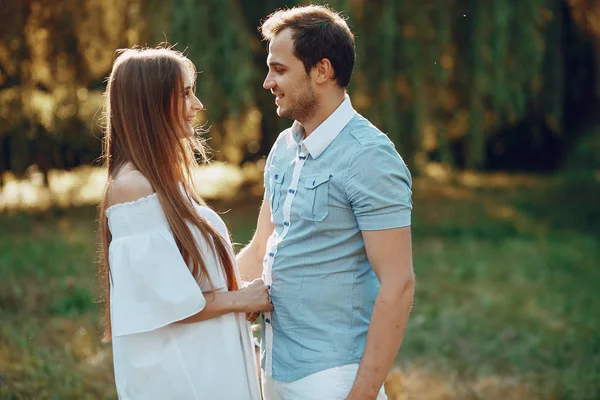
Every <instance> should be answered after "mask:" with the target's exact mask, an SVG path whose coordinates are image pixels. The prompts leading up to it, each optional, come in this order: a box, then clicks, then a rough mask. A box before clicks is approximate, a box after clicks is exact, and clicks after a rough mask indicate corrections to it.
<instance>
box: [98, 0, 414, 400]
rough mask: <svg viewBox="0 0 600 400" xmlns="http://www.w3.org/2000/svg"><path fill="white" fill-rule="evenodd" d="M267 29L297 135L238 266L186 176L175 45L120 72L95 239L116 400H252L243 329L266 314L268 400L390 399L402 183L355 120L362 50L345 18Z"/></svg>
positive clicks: (272, 164) (189, 96)
mask: <svg viewBox="0 0 600 400" xmlns="http://www.w3.org/2000/svg"><path fill="white" fill-rule="evenodd" d="M261 32H262V35H263V37H264V38H265V39H266V40H267V41H268V43H269V52H268V57H267V65H268V73H267V76H266V78H265V81H264V88H265V89H267V90H270V91H271V92H272V93H273V95H274V96H275V103H276V105H277V113H278V115H279V116H280V117H285V118H289V119H291V120H293V121H294V122H293V124H292V126H291V128H289V129H287V130H285V131H283V132H282V133H281V134H280V135H279V138H278V139H277V141H276V143H275V145H274V146H273V148H272V149H271V152H270V154H269V157H268V159H267V163H266V166H265V175H264V186H265V195H264V200H263V202H262V207H261V209H260V214H259V217H258V224H257V228H256V232H255V235H254V238H253V239H252V241H251V242H250V244H249V245H248V246H247V247H246V248H245V249H243V250H242V251H241V252H240V253H239V254H238V255H237V257H236V256H235V255H234V253H233V250H232V246H231V242H230V239H229V233H228V231H227V228H226V226H225V224H224V223H223V221H222V220H221V219H220V218H219V216H218V215H217V214H216V213H215V212H213V211H212V210H211V209H210V208H208V207H206V205H205V204H204V202H203V201H202V199H201V198H199V197H198V196H197V194H196V193H197V191H196V190H195V189H194V183H193V182H192V180H191V176H192V174H191V171H190V168H191V167H192V166H193V165H194V163H195V159H196V156H197V155H198V154H202V155H203V154H204V147H203V144H202V143H201V142H198V140H197V139H196V138H195V137H194V135H193V133H194V128H193V123H194V118H195V115H196V113H197V112H198V111H201V110H203V108H204V107H203V105H202V103H201V102H200V101H199V100H198V98H197V97H196V96H195V94H194V88H195V77H196V70H195V67H194V65H193V64H192V63H191V62H190V61H189V60H188V59H187V58H185V57H184V56H182V55H181V54H180V53H177V52H175V51H172V50H167V49H129V50H125V51H124V52H122V53H121V54H120V55H119V57H118V58H117V59H116V61H115V63H114V66H113V70H112V72H111V75H110V77H109V80H108V86H107V93H106V124H107V126H106V132H105V138H104V146H105V147H104V156H105V158H106V164H107V165H108V174H109V179H108V183H107V187H106V190H105V194H104V197H103V200H102V204H101V207H100V210H101V214H100V215H101V218H100V223H99V229H100V244H101V254H102V259H101V263H100V264H101V269H100V272H101V276H102V277H103V278H104V283H105V286H106V287H105V289H106V309H105V318H106V326H107V330H106V332H105V335H106V339H107V340H109V341H112V343H113V356H114V369H115V380H116V386H117V391H118V394H119V398H120V399H121V400H125V399H131V400H137V399H161V400H171V399H172V400H176V399H182V400H188V399H190V400H191V399H210V400H219V399H223V400H255V399H260V398H261V394H260V392H261V391H260V388H259V383H258V373H257V372H258V371H257V367H256V363H255V355H254V347H253V341H252V334H251V330H250V323H249V322H248V321H254V320H255V319H256V318H257V317H258V315H259V313H261V312H262V321H261V322H262V343H261V369H262V374H261V376H262V393H263V396H264V399H266V400H279V399H282V400H292V399H293V400H296V399H297V400H309V399H319V400H329V399H331V400H335V399H360V400H367V399H385V398H386V395H385V393H384V390H383V382H384V379H385V377H386V375H387V373H388V372H389V370H390V368H391V366H392V364H393V361H394V358H395V356H396V354H397V352H398V349H399V347H400V343H401V341H402V337H403V334H404V330H405V326H406V323H407V319H408V315H409V311H410V308H411V305H412V298H413V292H414V276H413V269H412V255H411V254H412V253H411V237H410V216H411V177H410V173H409V171H408V169H407V167H406V166H405V164H404V162H403V161H402V159H401V158H400V156H399V155H398V153H397V152H396V150H395V149H394V145H393V144H392V143H391V141H390V140H389V139H388V137H387V136H386V135H384V134H383V133H381V132H380V131H379V130H378V129H377V128H376V127H374V126H373V125H371V124H370V123H369V121H367V120H366V119H365V118H363V117H362V116H361V115H359V114H358V113H357V112H356V111H355V110H354V109H353V108H352V105H351V103H350V98H349V97H348V95H347V94H346V88H347V87H348V84H349V81H350V76H351V74H352V69H353V65H354V59H355V50H354V37H353V35H352V33H351V32H350V30H349V28H348V26H347V24H346V22H345V21H344V20H343V19H342V18H341V17H340V16H339V15H338V14H337V13H336V12H334V11H333V10H331V9H329V8H327V7H323V6H314V5H312V6H307V7H298V8H293V9H288V10H280V11H277V12H275V13H274V14H272V15H271V16H269V17H268V19H266V21H265V22H264V23H263V25H262V27H261ZM242 278H243V280H242ZM261 278H262V279H261Z"/></svg>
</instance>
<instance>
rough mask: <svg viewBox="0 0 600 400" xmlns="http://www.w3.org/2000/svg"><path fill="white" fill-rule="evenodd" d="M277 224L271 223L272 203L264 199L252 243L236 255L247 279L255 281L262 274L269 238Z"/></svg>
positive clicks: (239, 266) (243, 277) (243, 276)
mask: <svg viewBox="0 0 600 400" xmlns="http://www.w3.org/2000/svg"><path fill="white" fill-rule="evenodd" d="M273 229H275V225H273V224H272V223H271V205H270V204H269V201H268V200H263V202H262V205H261V207H260V213H259V214H258V222H257V223H256V232H255V233H254V237H253V238H252V240H251V241H250V243H249V244H248V245H247V246H246V247H244V249H242V251H240V252H239V253H238V255H237V257H236V261H237V265H238V269H239V271H240V275H241V277H242V279H243V280H245V281H253V280H254V279H258V278H260V277H261V276H262V272H263V258H264V256H265V252H266V250H267V240H268V239H269V236H271V234H272V233H273Z"/></svg>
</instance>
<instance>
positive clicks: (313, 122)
mask: <svg viewBox="0 0 600 400" xmlns="http://www.w3.org/2000/svg"><path fill="white" fill-rule="evenodd" d="M345 99H346V92H345V91H343V90H342V91H335V92H332V93H331V94H329V95H325V96H323V97H322V98H321V103H320V104H319V106H318V107H317V110H316V112H315V115H314V116H313V117H312V118H311V119H309V120H308V121H298V122H299V123H300V124H301V125H302V127H303V128H304V132H305V134H304V137H305V138H307V137H309V136H310V134H311V133H313V132H314V131H315V129H317V127H318V126H319V125H321V124H322V123H323V121H325V120H326V119H327V118H329V116H330V115H331V114H333V112H334V111H335V110H336V109H337V108H338V107H339V106H340V104H342V103H343V102H344V100H345Z"/></svg>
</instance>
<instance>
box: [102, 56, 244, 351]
mask: <svg viewBox="0 0 600 400" xmlns="http://www.w3.org/2000/svg"><path fill="white" fill-rule="evenodd" d="M183 71H186V72H187V73H188V75H189V77H190V79H192V80H193V82H192V84H193V85H194V86H195V78H196V69H195V67H194V65H193V64H192V62H191V61H190V60H188V59H187V58H186V57H185V56H183V55H182V54H181V53H179V52H177V51H174V50H172V49H170V48H158V49H142V48H134V49H127V50H121V51H119V53H118V56H117V58H116V60H115V62H114V64H113V69H112V72H111V74H110V76H109V78H108V84H107V87H106V93H105V103H104V118H105V127H104V143H103V159H104V163H105V165H106V166H107V167H108V181H107V184H106V187H105V190H104V195H103V197H102V201H101V204H100V210H99V221H98V224H99V244H100V259H99V277H100V286H101V298H102V301H103V303H104V317H105V331H104V340H105V341H110V340H111V336H112V330H111V321H110V293H109V288H110V284H109V282H110V266H109V259H108V248H109V245H110V242H111V239H112V236H111V233H110V230H109V228H108V220H107V217H106V215H105V211H106V209H107V207H108V193H109V191H110V186H111V182H112V180H113V179H115V178H116V175H117V174H118V173H119V171H120V170H121V169H122V167H123V166H124V165H125V164H126V163H128V162H129V163H131V164H133V166H135V168H136V169H137V170H138V171H140V172H141V173H142V174H143V175H144V176H145V177H146V178H147V179H148V181H149V182H150V184H151V185H152V187H153V188H154V190H155V192H156V194H157V196H158V199H159V200H160V203H161V205H162V208H163V210H164V212H165V215H166V217H167V221H168V222H169V226H170V228H171V231H172V232H173V235H174V237H175V241H176V243H177V246H178V248H179V250H180V252H181V255H182V256H183V259H184V260H186V261H188V260H189V265H190V270H191V273H192V275H193V276H194V277H195V279H196V280H197V281H200V279H202V278H205V279H207V280H208V282H209V284H210V285H211V287H212V288H213V289H214V285H213V282H212V280H211V278H210V275H209V273H208V271H207V268H206V264H205V261H204V257H203V255H202V254H200V251H199V247H198V243H197V242H196V240H195V239H194V235H193V233H192V230H191V229H190V226H189V225H188V223H189V224H191V225H192V226H194V227H196V228H197V229H198V230H199V231H200V233H201V234H202V236H203V237H204V239H205V240H206V242H207V243H208V244H209V246H211V248H212V251H213V252H214V253H215V255H216V256H217V258H218V259H220V261H221V264H222V265H223V268H224V273H225V276H226V279H227V287H228V289H229V290H237V289H238V282H237V277H236V273H235V270H234V265H233V254H232V252H231V250H230V248H229V246H228V245H227V243H226V241H225V240H224V238H223V237H221V235H219V233H218V232H217V231H215V229H213V228H212V227H211V226H210V225H209V224H208V223H207V222H206V221H205V220H204V219H203V218H202V217H200V215H199V214H198V212H197V211H196V210H195V209H194V205H193V204H192V203H191V202H190V199H189V197H191V198H192V199H193V200H194V201H196V202H197V203H199V204H202V205H204V202H203V200H202V199H201V198H200V197H199V196H198V195H197V192H196V190H195V187H194V183H193V179H192V170H191V169H192V167H194V166H195V165H197V158H196V156H197V155H200V156H201V157H202V159H203V160H206V149H205V147H204V143H203V142H202V141H201V140H200V139H199V138H198V137H195V136H191V137H190V134H189V130H190V127H189V125H188V124H187V123H186V122H185V116H184V107H185V105H184V101H185V100H184V95H185V94H184V76H183V73H184V72H183ZM182 189H183V190H182ZM188 196H189V197H188Z"/></svg>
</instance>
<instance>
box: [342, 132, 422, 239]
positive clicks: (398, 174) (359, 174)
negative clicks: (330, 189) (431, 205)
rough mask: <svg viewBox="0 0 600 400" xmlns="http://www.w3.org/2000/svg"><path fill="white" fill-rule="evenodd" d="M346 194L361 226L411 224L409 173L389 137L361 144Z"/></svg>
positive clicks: (362, 228) (388, 227) (393, 226)
mask: <svg viewBox="0 0 600 400" xmlns="http://www.w3.org/2000/svg"><path fill="white" fill-rule="evenodd" d="M346 194H347V196H348V200H349V201H350V204H351V206H352V210H353V212H354V215H355V217H356V220H357V222H358V227H359V229H360V230H380V229H392V228H401V227H405V226H410V220H411V212H412V177H411V174H410V171H409V170H408V168H407V166H406V164H405V163H404V161H403V160H402V158H401V157H400V155H399V154H398V152H397V151H396V149H395V148H394V145H393V143H392V142H391V141H390V140H389V139H387V138H386V139H385V140H377V141H376V142H374V143H369V144H367V145H364V146H362V147H361V148H360V149H359V150H358V151H357V152H356V153H355V154H354V156H353V158H352V160H351V161H350V166H349V171H348V174H347V178H346Z"/></svg>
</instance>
